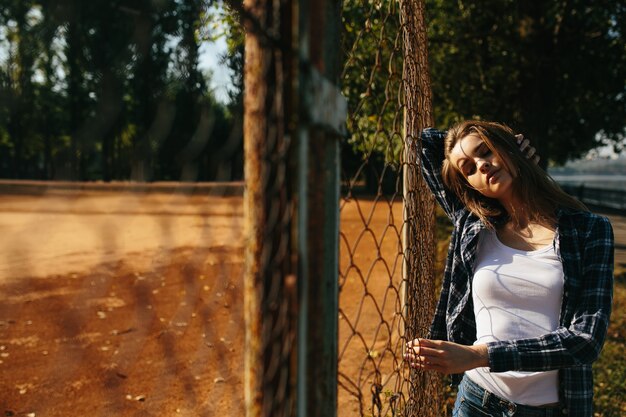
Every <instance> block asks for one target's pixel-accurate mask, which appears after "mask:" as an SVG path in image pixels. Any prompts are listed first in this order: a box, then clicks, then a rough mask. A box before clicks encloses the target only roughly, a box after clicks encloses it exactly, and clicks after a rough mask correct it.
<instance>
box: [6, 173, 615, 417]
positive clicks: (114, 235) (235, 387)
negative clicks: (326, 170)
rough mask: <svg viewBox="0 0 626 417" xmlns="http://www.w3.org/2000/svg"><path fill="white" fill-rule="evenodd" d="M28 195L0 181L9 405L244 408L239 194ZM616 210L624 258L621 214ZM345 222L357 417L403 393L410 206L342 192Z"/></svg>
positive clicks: (149, 412) (60, 410) (76, 409)
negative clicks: (401, 283)
mask: <svg viewBox="0 0 626 417" xmlns="http://www.w3.org/2000/svg"><path fill="white" fill-rule="evenodd" d="M157 188H158V187H157ZM30 190H31V192H26V191H24V189H20V190H17V189H16V188H15V187H4V188H3V187H2V184H0V236H2V239H1V240H0V296H1V297H2V303H1V304H0V413H4V415H5V416H53V417H56V416H58V417H67V416H87V415H88V416H102V417H108V416H112V415H115V416H122V417H123V416H178V415H181V416H190V417H191V416H194V417H195V416H224V415H243V350H242V349H241V347H242V345H243V333H244V323H243V314H242V304H243V294H242V264H243V241H242V199H241V197H237V196H228V195H224V193H221V194H219V195H215V194H214V193H213V194H212V193H211V192H210V190H207V189H193V188H176V187H169V188H161V189H158V190H157V189H155V190H147V189H142V190H136V189H135V190H132V189H127V188H124V187H117V188H116V189H110V188H109V189H107V188H102V187H101V188H98V187H94V188H89V189H85V187H82V188H81V187H79V188H76V189H72V187H57V188H54V187H43V186H38V187H34V188H33V187H31V188H30ZM33 190H34V191H33ZM227 194H228V193H227ZM610 217H611V220H612V222H613V226H614V228H615V236H616V246H617V250H616V264H617V265H620V264H619V262H626V259H624V258H621V256H623V255H625V254H626V219H625V218H624V217H623V216H616V215H611V216H610ZM341 227H342V237H341V239H340V253H341V259H340V270H341V282H340V285H341V296H340V308H341V312H340V316H339V330H340V339H339V354H340V362H339V371H340V377H339V383H340V387H339V414H340V416H346V417H347V416H355V415H359V413H360V412H364V413H366V414H373V413H372V411H371V407H372V404H373V402H374V401H375V398H373V397H372V387H373V385H374V384H375V383H376V382H380V383H381V384H383V386H382V389H381V391H380V397H381V399H382V400H383V402H385V401H387V403H388V402H389V401H388V400H389V398H390V396H393V395H394V393H396V392H399V391H403V390H405V389H406V387H403V386H402V385H401V379H399V378H398V377H399V375H401V373H402V372H405V371H406V369H404V368H403V365H402V363H401V360H399V359H400V358H399V357H398V355H397V353H398V352H400V351H401V348H399V345H398V344H399V343H401V339H400V338H399V337H398V335H399V334H400V333H401V332H402V325H401V322H400V320H399V316H398V314H397V312H398V310H399V306H400V305H401V294H399V293H398V291H397V290H396V288H397V282H398V280H399V277H400V274H401V256H400V255H401V254H400V252H401V248H400V247H399V236H400V233H401V205H400V204H399V203H397V202H396V203H394V204H392V205H390V204H389V203H388V202H386V201H384V200H382V201H378V202H376V201H373V200H365V199H364V200H361V201H359V202H358V204H357V202H355V201H351V202H345V201H344V202H342V208H341ZM621 259H624V260H623V261H621ZM622 265H626V264H622ZM359 391H360V393H361V394H360V395H362V396H361V398H360V399H359V398H358V395H359ZM383 411H384V410H383ZM383 414H384V412H383Z"/></svg>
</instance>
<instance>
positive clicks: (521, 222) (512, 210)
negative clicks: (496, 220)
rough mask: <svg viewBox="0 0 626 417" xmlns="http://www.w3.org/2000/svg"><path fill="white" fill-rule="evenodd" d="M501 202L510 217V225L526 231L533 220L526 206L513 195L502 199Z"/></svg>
mask: <svg viewBox="0 0 626 417" xmlns="http://www.w3.org/2000/svg"><path fill="white" fill-rule="evenodd" d="M499 201H500V204H502V206H503V207H504V209H505V210H506V212H507V213H508V215H509V219H510V220H509V222H508V223H509V224H510V225H511V226H512V227H513V228H514V229H524V228H526V227H528V225H529V223H530V222H531V221H532V220H533V219H532V216H531V214H530V212H529V210H528V208H527V205H526V204H524V203H523V202H521V201H518V199H516V198H515V197H514V196H513V195H512V194H509V195H508V196H506V197H505V198H501V199H500V200H499Z"/></svg>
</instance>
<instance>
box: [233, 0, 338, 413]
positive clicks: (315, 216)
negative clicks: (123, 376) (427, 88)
mask: <svg viewBox="0 0 626 417" xmlns="http://www.w3.org/2000/svg"><path fill="white" fill-rule="evenodd" d="M233 4H234V3H233ZM235 7H236V5H235ZM239 7H240V6H239ZM340 11H341V2H340V1H339V0H316V1H310V0H299V1H295V0H278V1H270V0H245V1H244V5H243V8H241V7H240V9H239V12H240V14H241V15H242V20H243V23H244V25H245V26H246V45H245V49H246V52H245V73H244V83H245V97H244V147H245V150H244V152H245V184H246V185H245V192H244V222H245V223H244V224H245V227H244V233H245V236H246V249H245V250H246V253H245V278H244V315H245V322H246V329H245V333H246V337H245V354H244V355H245V365H244V368H245V369H244V373H245V376H244V389H245V403H246V404H245V408H246V416H247V417H269V416H272V417H275V416H278V417H281V416H293V415H298V416H302V417H304V416H307V417H313V416H324V417H332V416H334V415H336V411H337V410H336V408H337V336H338V334H337V333H338V323H337V321H338V270H339V268H338V263H339V260H338V257H339V254H338V252H339V250H338V245H339V243H338V239H339V231H338V226H339V138H340V137H341V136H343V135H345V118H346V112H347V104H346V101H345V99H343V98H342V97H341V95H340V92H339V89H338V87H337V86H336V85H337V81H338V79H339V68H340V66H339V49H338V48H337V42H338V41H339V33H340V24H341V19H340Z"/></svg>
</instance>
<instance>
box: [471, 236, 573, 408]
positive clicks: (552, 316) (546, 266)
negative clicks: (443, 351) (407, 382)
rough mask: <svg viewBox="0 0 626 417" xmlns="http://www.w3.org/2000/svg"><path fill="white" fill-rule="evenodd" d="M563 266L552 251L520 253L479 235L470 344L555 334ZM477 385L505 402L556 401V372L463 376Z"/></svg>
mask: <svg viewBox="0 0 626 417" xmlns="http://www.w3.org/2000/svg"><path fill="white" fill-rule="evenodd" d="M563 283H564V276H563V265H562V264H561V262H560V261H559V258H558V256H557V254H556V253H555V250H554V245H549V246H546V247H544V248H541V249H538V250H534V251H529V252H527V251H522V250H518V249H513V248H511V247H508V246H506V245H504V244H503V243H502V242H500V240H499V239H498V237H497V236H496V234H495V232H493V231H490V230H484V231H482V232H481V234H480V237H479V242H478V248H477V253H476V267H475V268H474V279H473V281H472V300H473V302H474V315H475V316H476V337H477V340H476V342H475V343H474V344H482V343H487V342H492V341H497V340H512V339H522V338H529V337H537V336H540V335H543V334H546V333H549V332H551V331H554V330H556V328H557V327H558V325H559V314H560V310H561V302H562V298H563ZM466 375H467V376H468V377H469V378H470V379H472V381H474V382H475V383H477V384H478V385H480V386H481V387H483V388H484V389H486V390H488V391H491V392H492V393H494V394H496V395H498V396H500V397H502V398H505V399H507V400H509V401H512V402H515V403H518V404H525V405H531V406H533V405H534V406H536V405H544V404H551V403H556V402H558V400H559V393H558V371H556V370H554V371H546V372H516V371H509V372H489V368H476V369H472V370H470V371H467V372H466Z"/></svg>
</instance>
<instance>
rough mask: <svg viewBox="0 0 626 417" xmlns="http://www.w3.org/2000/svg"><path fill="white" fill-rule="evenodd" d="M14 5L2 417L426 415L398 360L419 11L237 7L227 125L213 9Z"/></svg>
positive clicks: (421, 89)
mask: <svg viewBox="0 0 626 417" xmlns="http://www.w3.org/2000/svg"><path fill="white" fill-rule="evenodd" d="M18 3H20V4H17V3H16V4H12V5H10V7H8V6H7V9H6V10H5V12H4V14H2V16H1V17H0V26H2V30H3V32H2V34H3V36H4V35H6V36H4V37H2V38H1V39H0V46H1V47H2V48H3V51H4V52H5V53H4V54H0V59H1V60H3V62H2V63H3V65H2V68H1V69H2V74H0V75H1V80H0V82H1V83H0V87H1V94H0V112H2V114H3V115H4V116H5V120H6V121H7V122H6V123H4V124H2V123H0V172H1V173H2V175H3V177H5V178H12V179H8V180H3V181H2V182H1V183H0V230H1V231H2V236H3V239H2V242H0V248H1V249H0V250H1V254H2V257H1V261H0V262H1V263H0V294H1V295H2V297H3V300H4V302H3V303H2V306H0V372H1V373H2V378H0V408H1V410H0V411H4V413H5V415H51V416H68V415H96V416H109V415H120V416H125V415H146V416H150V415H154V416H162V415H167V416H174V415H183V416H184V415H187V416H213V415H230V414H237V415H243V414H246V413H247V414H248V415H249V416H257V415H264V416H269V415H271V416H290V415H295V414H298V415H302V414H303V413H308V414H307V415H311V416H312V415H329V414H330V413H333V412H335V411H337V413H338V414H339V415H341V416H344V415H346V416H347V415H350V416H353V415H360V416H365V415H374V416H382V415H389V416H391V415H396V416H400V415H403V416H404V415H406V416H409V415H410V416H417V415H419V416H424V415H438V414H439V411H438V410H439V409H440V406H439V404H438V394H437V393H438V389H439V388H438V380H437V379H436V378H433V376H432V375H426V374H423V373H421V372H417V371H411V370H409V369H408V367H407V364H406V363H405V362H404V361H403V359H402V354H403V347H404V342H406V341H407V340H409V339H411V338H413V337H417V336H423V335H424V334H425V332H426V329H427V321H428V319H429V318H430V316H431V310H432V297H433V292H434V291H433V289H432V279H431V278H432V277H431V276H430V275H429V274H432V272H429V271H430V270H431V269H432V262H433V258H432V254H433V253H434V252H433V251H434V249H433V248H434V245H433V238H432V224H431V222H432V201H431V200H430V198H429V197H428V195H427V193H425V192H424V190H423V184H422V183H421V182H420V179H419V178H420V177H419V173H418V172H417V171H418V159H417V155H418V152H417V148H418V146H419V142H418V141H417V140H416V137H417V136H416V134H417V132H419V130H420V129H421V128H422V127H423V126H424V125H425V124H427V121H428V118H429V104H428V102H429V88H428V82H427V77H426V78H424V76H425V75H427V71H426V63H425V56H426V52H425V49H424V46H425V40H424V33H423V32H421V30H423V24H422V23H420V22H421V21H420V19H422V14H421V13H422V11H421V9H420V8H419V7H421V3H417V4H412V3H410V2H400V3H397V2H392V1H386V0H385V1H371V2H366V3H357V2H351V1H348V2H346V3H345V4H344V5H343V6H341V4H340V3H339V2H331V1H327V2H325V3H324V4H323V7H322V6H321V5H319V4H317V3H307V2H303V1H301V2H297V4H296V2H293V1H287V0H284V1H280V2H266V1H254V2H253V1H249V2H245V3H244V4H243V5H242V4H240V3H235V2H232V4H230V8H231V11H234V12H235V13H232V14H228V15H222V18H221V19H222V21H225V22H226V23H228V24H229V26H228V28H229V29H227V30H226V32H225V33H226V37H227V38H228V48H229V51H228V52H229V57H230V58H229V59H226V60H225V61H224V64H225V65H226V66H227V67H228V68H230V70H231V71H232V72H231V73H230V74H231V75H232V76H233V77H234V78H236V80H235V82H234V84H235V85H237V84H238V83H239V84H240V87H242V86H243V82H244V78H243V71H244V69H243V68H244V67H243V62H244V55H243V33H244V31H245V32H246V34H247V39H246V45H245V46H246V48H245V61H246V70H245V73H246V77H245V86H246V89H245V90H246V96H245V99H244V97H243V91H242V90H241V89H240V90H237V89H236V88H235V89H233V90H229V94H228V100H227V101H225V102H224V101H222V102H221V103H220V102H219V100H218V98H217V97H216V96H215V95H212V94H210V93H209V92H210V91H211V90H212V89H213V88H214V87H212V84H210V82H209V81H210V80H209V78H206V77H205V76H203V74H202V70H201V69H200V64H199V63H200V61H201V60H202V57H203V56H206V54H207V52H203V51H202V44H203V42H202V39H201V38H199V37H202V36H205V35H206V38H207V39H204V41H205V42H208V41H209V38H211V30H208V29H207V26H206V25H211V24H212V22H215V20H212V18H211V17H210V16H209V15H210V14H211V13H217V15H218V16H219V13H220V12H219V10H218V11H213V12H210V10H209V9H208V8H207V5H208V3H207V2H203V1H200V0H198V1H189V2H171V4H169V3H167V4H166V3H164V2H146V3H145V4H144V3H141V4H138V5H130V4H125V3H124V2H121V3H120V2H114V3H110V2H100V1H96V2H92V3H89V4H86V3H82V2H79V1H67V2H61V3H59V4H58V5H55V4H52V3H50V2H43V1H34V2H18ZM26 3H28V4H26ZM318 6H319V7H318ZM341 7H343V29H342V28H340V16H339V11H340V8H341ZM333 19H335V20H333ZM237 21H239V22H241V23H242V24H243V25H242V26H239V25H238V24H236V23H237ZM296 22H297V23H296ZM242 27H243V28H245V29H242ZM340 33H341V35H340ZM340 38H342V40H341V44H342V45H343V52H344V56H343V57H341V56H340V55H339V54H340V53H341V52H342V51H341V50H340V49H339V48H337V44H338V43H339V39H340ZM104 40H108V41H107V42H104ZM342 59H345V62H342ZM342 68H343V72H342ZM340 73H341V74H340ZM239 76H241V77H239ZM337 84H341V85H342V86H343V93H344V95H345V97H346V98H347V100H348V103H349V106H348V107H349V114H348V116H349V117H348V130H349V137H348V139H345V140H343V139H339V138H338V136H339V135H340V134H342V133H343V132H342V127H341V124H342V123H343V121H344V120H345V118H343V113H342V110H341V109H342V99H340V98H339V97H338V94H337V90H336V88H335V85H337ZM224 97H226V96H224ZM224 97H223V98H222V100H226V98H224ZM244 104H245V112H246V113H245V115H246V116H245V123H244V122H243V120H244V118H243V112H244V106H243V105H244ZM307 107H310V108H308V109H307ZM244 136H245V141H246V143H245V145H246V147H245V153H246V155H245V159H246V168H245V169H246V172H245V181H246V182H245V186H244V183H243V182H236V181H240V180H241V179H242V177H243V176H244V172H243V160H244V146H243V141H244V139H243V138H244ZM339 147H341V148H342V161H341V165H342V167H343V168H342V169H343V176H342V181H341V183H342V192H341V195H342V198H341V199H340V201H338V200H337V199H338V197H339V192H338V191H339V179H338V178H337V177H338V175H337V171H336V170H337V169H338V163H339V161H338V155H339V152H338V149H339ZM25 178H28V179H30V180H28V181H24V180H23V179H25ZM50 180H52V181H50ZM70 181H71V182H70ZM216 181H227V182H216ZM244 189H245V193H244ZM339 216H340V219H339ZM339 220H341V222H340V221H339ZM339 223H340V224H341V226H340V229H339V230H338V225H339ZM337 271H339V282H337ZM339 291H340V294H341V297H340V299H339V300H337V294H338V292H339ZM337 313H339V315H338V314H337ZM337 326H338V327H337ZM337 333H338V337H337ZM337 352H338V355H339V356H338V361H337V358H336V356H335V354H337ZM337 383H338V385H339V387H338V388H337Z"/></svg>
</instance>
